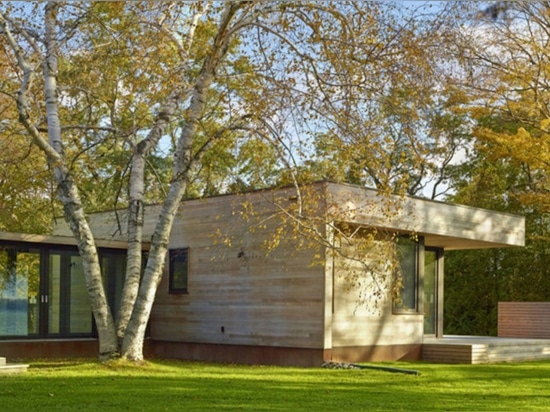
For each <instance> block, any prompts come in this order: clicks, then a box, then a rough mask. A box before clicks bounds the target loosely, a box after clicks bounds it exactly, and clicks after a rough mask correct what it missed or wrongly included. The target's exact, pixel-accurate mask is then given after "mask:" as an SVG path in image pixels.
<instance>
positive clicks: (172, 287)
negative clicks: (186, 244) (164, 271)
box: [168, 248, 189, 293]
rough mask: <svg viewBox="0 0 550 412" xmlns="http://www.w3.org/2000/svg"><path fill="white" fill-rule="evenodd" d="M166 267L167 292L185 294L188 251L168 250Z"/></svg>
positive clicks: (186, 249)
mask: <svg viewBox="0 0 550 412" xmlns="http://www.w3.org/2000/svg"><path fill="white" fill-rule="evenodd" d="M168 265H169V266H168V292H169V293H187V277H188V271H189V249H188V248H185V249H172V250H170V251H169V261H168Z"/></svg>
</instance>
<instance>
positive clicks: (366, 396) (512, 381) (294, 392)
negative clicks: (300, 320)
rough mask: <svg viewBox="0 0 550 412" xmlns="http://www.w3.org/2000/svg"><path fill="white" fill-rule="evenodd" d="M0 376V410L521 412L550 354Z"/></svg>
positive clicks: (70, 364)
mask: <svg viewBox="0 0 550 412" xmlns="http://www.w3.org/2000/svg"><path fill="white" fill-rule="evenodd" d="M30 364H31V367H30V368H29V371H28V372H27V373H24V374H19V375H0V411H18V412H22V411H40V412H42V411H126V410H127V411H203V410H215V411H234V410H238V411H331V410H334V411H346V412H347V411H388V410H391V411H400V410H401V411H431V410H437V411H528V410H549V409H550V362H529V363H521V364H499V365H435V364H427V363H395V364H388V365H385V366H395V367H399V368H407V369H415V370H417V371H419V372H420V375H419V376H416V375H406V374H400V373H390V372H385V371H379V370H372V369H361V370H334V369H322V368H311V369H300V368H282V367H268V366H235V365H215V364H203V363H189V362H178V361H165V360H162V361H161V360H152V361H149V362H147V363H146V364H145V365H142V366H132V365H124V364H121V363H111V364H107V365H103V364H99V363H97V362H95V361H92V360H57V361H36V362H30Z"/></svg>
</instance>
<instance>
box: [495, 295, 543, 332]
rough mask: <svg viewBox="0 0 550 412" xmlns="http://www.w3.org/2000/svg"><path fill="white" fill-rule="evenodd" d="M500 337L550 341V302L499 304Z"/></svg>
mask: <svg viewBox="0 0 550 412" xmlns="http://www.w3.org/2000/svg"><path fill="white" fill-rule="evenodd" d="M498 336H499V337H505V338H537V339H550V302H499V303H498Z"/></svg>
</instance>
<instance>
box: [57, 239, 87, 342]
mask: <svg viewBox="0 0 550 412" xmlns="http://www.w3.org/2000/svg"><path fill="white" fill-rule="evenodd" d="M46 283H47V295H46V296H47V304H48V306H47V310H48V326H47V334H48V335H65V336H66V335H75V334H77V335H78V334H83V335H89V334H91V333H92V312H91V309H90V303H89V300H88V292H87V289H86V283H85V279H84V273H83V269H82V264H81V258H80V256H79V255H78V254H77V253H76V252H73V251H67V250H51V251H49V259H48V271H47V281H46Z"/></svg>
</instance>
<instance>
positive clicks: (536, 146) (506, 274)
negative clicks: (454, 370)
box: [445, 2, 550, 335]
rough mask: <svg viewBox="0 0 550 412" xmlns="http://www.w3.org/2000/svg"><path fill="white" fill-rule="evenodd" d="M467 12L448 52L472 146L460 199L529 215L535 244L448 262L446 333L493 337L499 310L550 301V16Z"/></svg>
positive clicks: (538, 6)
mask: <svg viewBox="0 0 550 412" xmlns="http://www.w3.org/2000/svg"><path fill="white" fill-rule="evenodd" d="M466 6H467V7H469V8H468V9H467V10H466V12H464V14H463V16H464V17H466V20H463V21H462V22H461V23H459V25H460V30H456V31H455V32H454V33H455V35H456V37H454V45H455V47H449V50H453V51H454V52H455V55H454V57H455V58H456V60H455V62H456V63H455V64H456V65H457V67H459V68H460V69H458V70H457V73H458V74H459V76H458V77H457V79H456V83H455V85H456V88H457V90H460V91H461V96H462V100H461V101H460V102H459V103H460V105H459V106H460V110H462V111H463V112H464V113H468V116H469V118H470V119H471V122H470V123H469V124H471V125H472V126H473V127H472V128H471V134H472V136H473V139H474V140H472V142H473V144H472V146H471V149H472V151H471V152H470V155H471V158H470V159H469V160H468V162H467V163H466V164H465V165H464V166H463V167H461V168H457V169H456V174H455V178H454V179H453V181H452V184H453V187H454V188H455V189H456V191H457V192H456V194H455V195H454V196H453V197H452V199H453V200H455V201H457V202H460V203H466V204H471V205H473V206H480V207H487V208H491V209H495V210H500V211H506V212H511V213H516V214H520V215H525V217H526V230H527V238H526V247H525V248H522V249H503V250H494V251H480V252H468V254H465V253H460V252H453V253H449V254H448V255H447V258H446V285H445V286H446V298H445V318H446V319H445V321H446V325H447V326H446V332H447V333H460V334H463V333H466V334H491V335H494V334H496V326H497V322H496V320H497V304H498V302H499V301H507V300H519V301H526V300H527V301H529V300H548V298H549V296H548V289H549V282H548V280H547V279H548V278H547V276H546V274H547V272H548V270H547V267H548V246H547V245H548V241H549V240H550V239H549V237H548V212H549V207H548V205H549V204H550V202H549V197H548V195H549V192H548V187H549V186H548V185H549V180H548V177H549V173H548V172H549V165H550V163H549V159H550V158H549V153H550V151H549V149H550V146H549V143H550V140H549V137H550V135H549V134H548V128H547V124H548V123H549V120H548V119H549V114H550V113H549V112H548V107H549V106H548V103H550V101H549V100H548V99H549V97H550V95H549V94H548V90H549V88H548V86H549V83H548V80H549V77H548V76H549V74H550V72H549V71H548V67H549V65H548V63H549V57H550V55H549V54H548V48H547V45H548V41H549V40H550V37H549V34H548V33H549V31H548V29H549V28H550V19H549V17H550V14H549V11H550V10H549V9H548V6H547V4H546V2H507V3H506V4H504V2H497V3H495V4H493V5H491V6H490V7H489V8H487V9H483V8H482V9H481V10H482V11H483V12H481V13H475V9H472V8H471V7H472V5H466ZM503 6H506V7H503ZM474 7H479V6H478V5H475V6H474ZM477 10H479V8H478V9H477ZM474 15H475V16H477V18H476V19H472V16H474Z"/></svg>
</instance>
